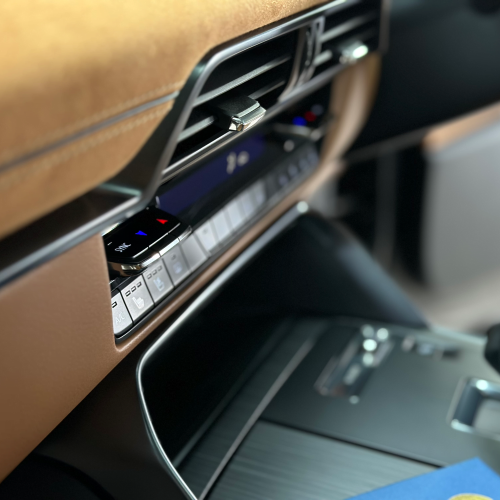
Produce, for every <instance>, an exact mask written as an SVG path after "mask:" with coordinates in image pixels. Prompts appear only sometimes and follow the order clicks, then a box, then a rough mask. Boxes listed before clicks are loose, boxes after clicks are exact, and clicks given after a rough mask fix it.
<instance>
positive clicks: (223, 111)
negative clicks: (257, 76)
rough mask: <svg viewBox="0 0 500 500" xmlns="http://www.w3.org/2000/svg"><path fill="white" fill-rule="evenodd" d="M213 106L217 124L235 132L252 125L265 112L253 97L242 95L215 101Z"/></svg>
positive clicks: (262, 116)
mask: <svg viewBox="0 0 500 500" xmlns="http://www.w3.org/2000/svg"><path fill="white" fill-rule="evenodd" d="M213 108H214V111H215V112H216V114H217V118H218V119H217V124H218V125H219V126H220V127H222V128H224V129H227V130H234V131H236V132H241V131H243V130H246V129H248V128H250V127H253V126H254V125H255V124H256V123H257V122H259V121H260V120H261V119H262V118H264V115H265V114H266V110H265V109H264V108H263V107H262V106H261V105H260V104H259V103H258V102H257V101H256V100H255V99H252V98H251V97H247V96H244V95H238V96H233V97H230V98H225V99H223V100H219V101H216V102H214V104H213Z"/></svg>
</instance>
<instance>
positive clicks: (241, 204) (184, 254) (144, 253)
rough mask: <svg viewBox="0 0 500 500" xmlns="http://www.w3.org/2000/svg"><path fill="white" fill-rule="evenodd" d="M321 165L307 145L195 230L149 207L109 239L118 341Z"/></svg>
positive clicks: (224, 205)
mask: <svg viewBox="0 0 500 500" xmlns="http://www.w3.org/2000/svg"><path fill="white" fill-rule="evenodd" d="M317 164H318V154H317V150H316V148H315V147H314V145H312V144H310V143H307V144H304V145H303V146H301V147H300V148H297V150H294V151H293V153H292V154H289V155H287V157H286V159H285V161H281V162H279V163H278V164H276V165H275V166H274V167H273V168H271V169H270V171H268V173H267V174H266V175H264V176H261V177H260V178H258V179H257V180H254V182H253V183H252V184H250V185H249V186H247V187H246V188H245V189H243V190H242V191H240V192H239V193H238V194H236V196H233V197H232V198H231V199H229V200H227V201H226V202H225V203H224V204H223V205H222V206H220V207H219V208H218V209H216V211H215V212H212V213H211V214H210V215H209V217H208V218H204V219H203V220H201V221H200V223H198V224H193V228H191V226H190V225H189V224H188V223H186V222H183V221H181V220H180V219H179V218H177V217H174V216H172V215H171V214H168V213H167V212H165V211H163V210H160V209H158V208H155V207H150V208H148V209H146V210H144V211H143V212H141V213H140V214H138V215H136V216H134V217H132V218H131V219H129V220H128V221H126V222H125V223H123V224H121V225H120V226H118V227H117V228H115V229H113V230H112V231H110V232H109V233H107V234H106V235H105V236H104V242H105V246H106V255H107V259H108V266H109V269H110V274H111V277H112V278H113V277H114V278H113V279H112V283H113V284H112V299H111V306H112V307H111V310H112V313H113V327H114V333H115V338H116V339H117V341H121V340H123V339H124V338H126V337H128V336H129V335H130V334H131V333H133V331H134V328H136V327H138V325H139V323H140V322H141V321H145V320H146V318H147V316H148V314H149V313H152V311H153V309H154V308H156V307H159V306H160V304H163V303H164V302H166V301H168V300H169V299H170V298H171V297H172V294H174V293H175V292H176V291H177V290H178V289H179V288H180V287H182V286H183V285H184V284H185V282H186V280H188V278H190V277H192V276H193V275H195V274H196V273H197V272H198V271H201V270H202V268H203V266H206V265H209V264H210V263H211V262H212V261H213V260H214V259H216V258H217V256H218V255H219V254H220V253H221V252H222V251H223V250H224V248H225V247H227V246H229V245H230V244H231V243H232V242H233V241H234V240H235V239H236V238H237V237H238V235H240V234H241V233H242V232H244V231H245V230H246V228H247V227H248V226H249V225H251V224H252V223H253V222H254V221H255V220H256V219H257V218H258V217H260V215H261V214H262V213H263V212H264V211H265V210H267V209H269V208H271V207H272V206H274V205H275V204H276V203H278V202H279V201H280V200H281V199H282V198H283V197H284V196H285V195H286V194H287V193H288V192H289V191H290V190H292V189H293V188H294V187H295V186H296V185H297V184H298V183H299V182H301V180H302V179H303V178H304V177H305V176H306V175H307V174H308V173H309V172H311V171H312V170H313V169H314V168H315V167H316V165H317Z"/></svg>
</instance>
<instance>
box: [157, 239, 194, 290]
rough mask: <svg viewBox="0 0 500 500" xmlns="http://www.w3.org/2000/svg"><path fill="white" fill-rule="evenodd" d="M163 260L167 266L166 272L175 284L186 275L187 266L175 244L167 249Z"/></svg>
mask: <svg viewBox="0 0 500 500" xmlns="http://www.w3.org/2000/svg"><path fill="white" fill-rule="evenodd" d="M163 262H164V264H165V266H167V270H168V274H170V277H171V278H172V281H173V282H174V285H175V286H177V285H178V284H179V283H180V282H181V281H182V280H184V279H186V278H187V277H188V275H189V267H188V265H187V262H186V259H185V258H184V255H182V252H181V249H180V247H178V246H177V247H175V248H172V250H169V251H168V252H167V253H166V254H165V255H164V256H163Z"/></svg>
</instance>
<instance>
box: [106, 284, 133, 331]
mask: <svg viewBox="0 0 500 500" xmlns="http://www.w3.org/2000/svg"><path fill="white" fill-rule="evenodd" d="M111 312H112V314H113V332H114V334H115V335H116V336H119V335H121V334H122V333H123V332H125V331H126V330H128V329H129V328H130V327H131V326H132V318H131V317H130V314H129V312H128V310H127V307H126V306H125V302H123V297H122V296H121V295H120V294H119V293H117V294H116V295H115V296H114V297H112V299H111Z"/></svg>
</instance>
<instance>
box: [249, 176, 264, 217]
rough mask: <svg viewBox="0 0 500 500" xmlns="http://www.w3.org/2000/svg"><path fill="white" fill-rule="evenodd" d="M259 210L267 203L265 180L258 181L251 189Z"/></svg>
mask: <svg viewBox="0 0 500 500" xmlns="http://www.w3.org/2000/svg"><path fill="white" fill-rule="evenodd" d="M250 191H251V192H252V196H253V200H254V202H255V206H256V208H257V210H260V209H261V208H262V207H263V205H264V204H265V203H266V199H267V196H266V186H265V184H264V181H258V182H256V183H255V184H254V185H253V186H252V187H251V189H250Z"/></svg>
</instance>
